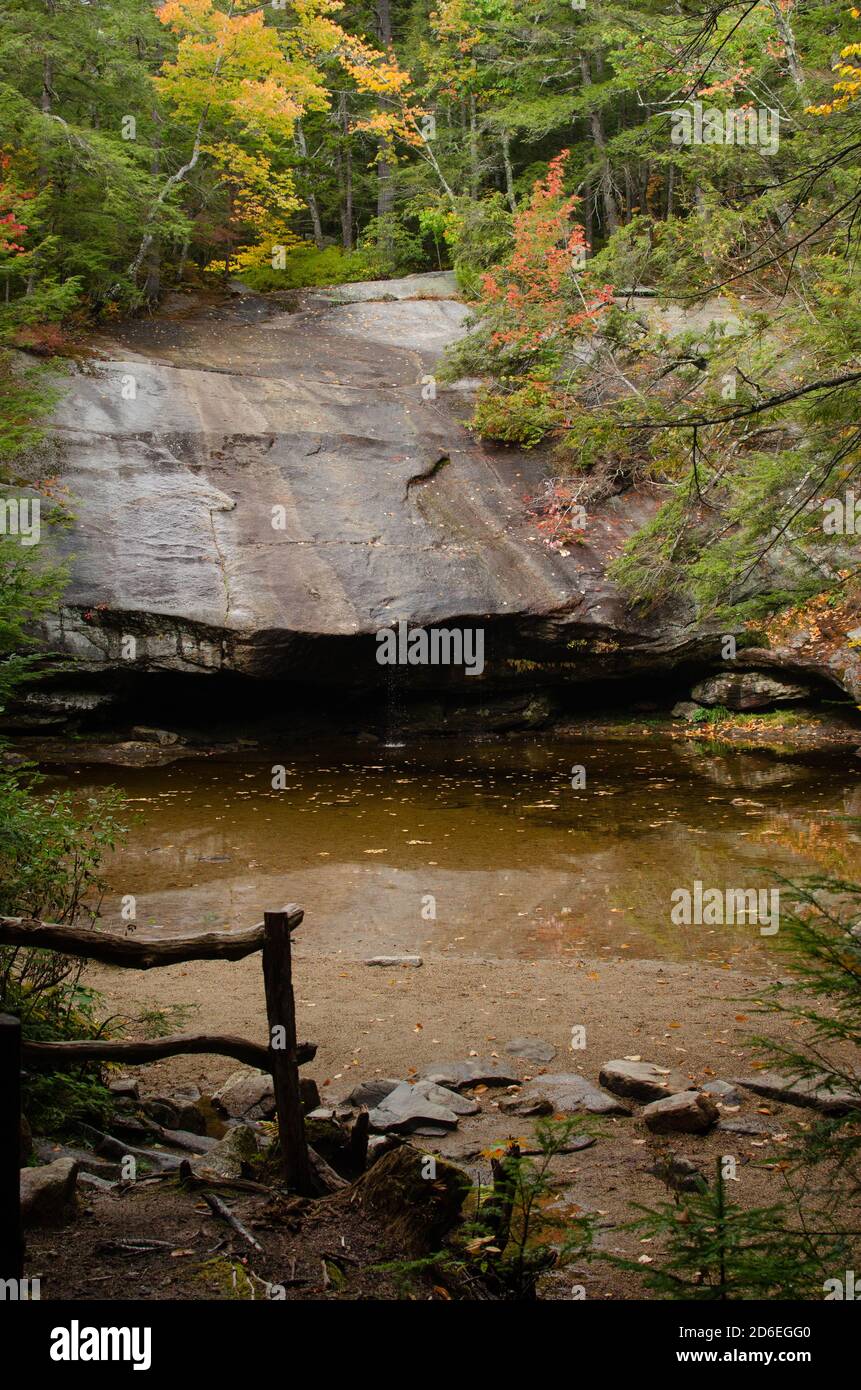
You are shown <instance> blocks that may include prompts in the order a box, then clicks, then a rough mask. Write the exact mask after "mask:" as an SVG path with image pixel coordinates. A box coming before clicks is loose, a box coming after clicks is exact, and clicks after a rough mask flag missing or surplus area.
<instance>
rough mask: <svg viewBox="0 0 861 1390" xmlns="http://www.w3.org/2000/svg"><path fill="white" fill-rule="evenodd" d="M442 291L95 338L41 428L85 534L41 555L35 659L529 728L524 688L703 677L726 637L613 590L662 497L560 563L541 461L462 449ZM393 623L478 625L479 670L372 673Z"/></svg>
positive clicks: (163, 322) (223, 314)
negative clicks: (320, 693)
mask: <svg viewBox="0 0 861 1390" xmlns="http://www.w3.org/2000/svg"><path fill="white" fill-rule="evenodd" d="M452 289H453V287H452V284H451V281H450V279H448V278H447V277H445V276H437V275H432V276H417V277H416V276H414V277H409V278H408V279H407V280H404V281H400V282H388V283H386V284H381V285H365V286H353V287H347V288H344V289H341V290H338V291H337V292H333V293H331V294H328V295H327V294H324V293H315V294H308V295H307V296H305V297H304V298H303V297H301V296H300V297H299V305H300V307H299V310H298V312H286V311H285V309H284V308H283V307H282V305H280V304H279V303H278V302H277V297H276V298H275V299H269V300H264V299H263V298H261V297H259V296H256V295H253V294H245V293H243V292H242V288H241V286H239V285H236V286H234V287H233V290H234V292H233V293H231V294H230V295H228V296H226V297H225V300H224V302H223V303H221V304H215V303H210V302H201V301H196V300H195V299H194V298H193V297H190V296H186V297H184V296H175V297H174V298H173V300H172V301H171V303H170V304H168V305H167V306H165V308H164V309H163V311H162V313H161V315H160V316H157V317H155V318H153V319H149V320H140V321H135V322H131V323H129V324H126V325H124V326H120V327H119V328H118V329H117V330H116V331H115V333H114V334H113V336H112V337H111V338H107V337H105V338H103V339H102V340H100V341H99V342H97V344H96V346H97V348H98V349H99V350H100V352H101V354H102V356H101V358H100V359H97V360H96V361H93V362H90V363H88V364H87V365H86V368H85V369H82V370H80V371H78V372H76V373H75V374H73V375H72V377H71V378H70V379H65V380H64V383H63V384H64V386H65V387H66V388H67V393H66V396H65V398H64V400H63V401H62V402H61V404H60V406H59V408H58V410H57V413H56V416H55V419H54V431H53V436H52V447H54V446H56V452H57V455H58V457H57V458H56V459H55V460H52V467H53V468H54V469H55V471H57V472H59V473H61V474H62V477H63V482H64V484H65V485H66V487H67V488H68V491H69V494H70V496H71V497H72V498H73V499H74V510H75V516H76V521H75V523H74V525H73V526H72V527H71V528H70V529H69V530H68V531H66V532H62V533H60V532H58V531H57V529H56V528H54V530H53V532H52V535H51V537H50V544H51V545H52V546H54V547H55V548H56V549H58V550H60V551H61V552H62V553H63V554H64V555H65V557H66V558H67V559H68V560H69V562H70V566H71V583H70V586H69V588H68V590H67V592H66V607H65V609H64V611H63V613H62V615H61V616H60V618H59V619H57V620H54V621H51V622H50V623H48V624H46V626H45V630H44V638H45V641H46V643H47V644H49V645H50V646H51V647H52V648H53V649H54V650H57V649H59V650H60V651H61V652H62V653H63V654H65V655H67V656H71V657H74V658H75V659H76V662H77V665H78V670H79V672H81V673H82V676H83V677H84V679H85V680H89V681H90V683H91V684H92V685H95V686H96V687H104V686H108V687H110V685H111V682H113V683H114V685H116V684H122V685H123V687H124V688H125V689H128V687H129V685H133V686H135V687H136V686H137V685H138V684H139V683H140V681H141V678H142V677H146V676H148V675H152V674H154V673H165V672H168V673H181V674H184V675H191V676H196V675H210V674H211V673H213V672H220V673H225V674H226V675H227V676H228V677H232V676H233V675H236V674H238V675H243V676H251V677H255V678H258V679H260V678H263V679H268V680H272V681H276V682H282V681H283V682H288V683H291V684H293V685H299V686H309V685H310V686H319V685H328V686H329V687H330V688H337V689H339V690H347V691H349V690H351V689H354V690H358V691H371V692H377V691H382V690H384V689H385V688H386V684H387V682H389V683H390V682H391V680H392V679H393V678H397V679H398V680H400V681H401V682H402V684H403V685H404V686H405V687H408V688H409V689H410V691H417V692H419V693H420V692H421V691H423V690H424V691H428V692H430V691H434V692H437V691H441V692H442V697H443V699H444V700H445V701H447V702H448V703H449V704H451V703H452V702H453V701H455V700H458V699H461V698H462V697H463V696H464V695H465V694H467V693H468V694H469V697H470V698H474V699H475V700H477V701H478V702H479V703H481V701H482V700H484V699H485V697H486V696H487V695H489V694H491V693H493V692H496V693H497V695H498V696H499V697H501V698H503V697H504V698H511V699H512V700H513V701H514V705H515V706H516V707H513V708H512V709H511V710H507V709H505V710H503V711H502V714H501V716H500V719H501V726H503V727H515V726H516V727H519V726H521V725H524V726H527V727H528V726H529V725H530V724H532V723H535V722H536V719H537V718H538V716H539V715H540V716H541V717H544V709H543V706H542V708H541V709H539V710H538V711H537V713H536V708H533V704H530V701H529V699H524V698H523V696H522V695H521V696H518V697H517V699H514V696H513V695H512V692H515V691H520V692H524V691H525V692H534V691H536V690H537V689H539V688H543V689H547V688H549V687H551V686H554V685H555V686H556V687H560V686H561V687H565V686H570V685H572V684H577V683H588V682H593V681H596V680H604V679H608V678H609V679H612V678H615V677H617V676H622V675H626V674H629V673H632V672H635V671H641V672H642V671H652V672H657V673H660V672H664V673H666V672H667V671H672V670H673V669H675V668H676V667H677V666H679V664H681V663H688V664H689V665H691V666H694V665H695V666H696V667H697V668H698V669H699V670H701V671H705V670H708V669H709V668H710V667H712V666H717V664H718V657H719V642H720V634H718V633H713V634H711V635H707V634H703V633H699V632H697V630H696V629H695V628H693V627H692V626H691V624H690V618H691V615H690V614H689V613H688V612H687V611H683V610H682V609H681V608H679V609H678V611H668V612H666V613H664V614H662V615H661V617H660V620H657V619H656V617H655V616H654V615H649V616H648V617H638V616H636V615H632V614H630V613H629V612H628V611H627V610H626V606H625V603H624V602H623V600H622V598H621V596H620V595H619V594H618V592H617V591H616V590H615V588H614V587H613V585H612V584H611V583H610V582H609V581H608V579H607V578H606V570H607V566H608V564H609V562H610V561H611V560H612V559H613V558H614V557H615V556H616V555H617V554H618V553H619V551H620V549H621V548H622V546H623V545H624V543H625V541H626V540H627V539H628V538H629V537H630V536H631V535H633V534H634V533H635V532H636V531H637V530H638V529H639V528H640V527H641V526H642V525H643V524H644V522H646V521H647V520H648V519H649V518H650V517H651V516H652V515H653V514H654V512H655V510H656V508H657V506H658V505H659V498H658V496H657V495H656V494H654V493H653V492H652V490H650V489H648V488H641V489H630V490H629V491H627V492H625V493H624V494H621V495H619V496H617V497H613V498H610V499H609V500H608V501H607V502H606V503H604V504H602V505H601V506H600V507H598V508H596V509H595V510H594V512H593V513H592V515H590V517H589V520H588V524H587V528H586V531H585V532H584V535H583V543H582V544H578V545H577V546H572V547H571V553H570V554H568V555H560V554H558V553H556V552H554V551H551V550H550V549H549V548H548V547H547V546H546V545H545V544H544V543H543V542H542V540H541V538H540V533H538V532H537V531H536V527H535V521H534V519H533V518H531V517H530V516H529V514H528V512H527V509H526V507H525V505H524V497H526V496H534V495H536V494H537V493H538V491H539V489H540V486H541V482H542V480H543V477H544V475H545V473H546V464H545V461H544V460H543V459H542V458H541V457H540V454H536V453H521V452H519V451H517V450H516V449H507V448H503V447H499V448H494V447H491V446H488V445H482V444H481V443H480V442H477V441H476V440H475V439H474V438H473V436H472V435H471V434H470V433H469V432H468V431H467V430H466V428H465V427H464V425H463V424H462V420H463V418H464V416H466V415H467V414H468V412H469V408H470V407H469V400H468V397H467V395H466V394H465V393H464V391H462V390H458V389H446V388H443V387H442V386H441V385H438V384H437V383H436V382H435V380H434V375H433V374H434V370H435V364H436V363H437V362H438V360H439V357H440V355H441V353H442V352H443V350H444V349H445V347H446V346H447V345H448V344H449V343H451V342H452V341H453V340H455V339H456V338H457V337H458V336H459V335H460V334H461V333H462V332H463V329H464V320H465V318H466V314H467V310H466V307H465V306H464V305H463V304H461V303H459V302H458V301H457V300H456V299H455V298H453V297H452ZM400 619H404V620H406V621H407V622H409V624H410V625H411V626H412V627H423V628H428V627H441V626H445V627H448V628H452V627H457V628H461V629H463V628H465V627H466V628H470V627H475V628H481V629H482V630H483V631H484V633H485V639H486V640H485V658H484V670H483V672H482V673H481V675H478V676H472V677H471V676H470V675H468V674H467V673H466V670H465V668H464V667H463V666H457V665H455V666H448V667H442V666H438V667H428V666H422V665H416V666H410V667H407V668H401V667H398V668H383V667H381V666H380V665H379V664H378V662H377V660H376V655H377V643H376V640H375V635H376V633H377V632H379V631H380V630H381V629H383V628H386V627H389V626H393V625H395V624H396V623H397V622H398V620H400ZM65 681H66V684H68V678H65ZM518 700H519V703H518ZM40 714H42V717H45V716H44V713H43V712H42V711H40Z"/></svg>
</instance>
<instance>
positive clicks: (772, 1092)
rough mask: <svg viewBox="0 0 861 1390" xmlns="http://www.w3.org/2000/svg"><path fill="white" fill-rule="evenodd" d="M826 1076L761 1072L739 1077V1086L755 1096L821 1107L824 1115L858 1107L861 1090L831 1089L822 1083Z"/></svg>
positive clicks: (842, 1113) (816, 1108) (792, 1103)
mask: <svg viewBox="0 0 861 1390" xmlns="http://www.w3.org/2000/svg"><path fill="white" fill-rule="evenodd" d="M822 1081H823V1078H822V1077H816V1076H813V1077H810V1078H808V1079H801V1080H798V1079H796V1078H793V1077H789V1076H783V1075H781V1073H780V1072H776V1071H763V1072H758V1073H757V1075H756V1076H746V1077H739V1078H738V1080H737V1081H736V1085H737V1086H743V1087H744V1089H745V1090H746V1091H753V1093H754V1095H757V1096H765V1097H766V1099H767V1100H777V1101H783V1102H784V1104H786V1105H801V1106H804V1107H805V1108H806V1109H808V1110H819V1111H821V1112H822V1114H824V1115H845V1114H846V1113H847V1111H849V1110H857V1109H858V1106H859V1095H861V1083H859V1090H858V1091H856V1092H855V1093H854V1095H853V1093H852V1092H851V1091H829V1090H826V1088H825V1087H824V1086H823V1084H822Z"/></svg>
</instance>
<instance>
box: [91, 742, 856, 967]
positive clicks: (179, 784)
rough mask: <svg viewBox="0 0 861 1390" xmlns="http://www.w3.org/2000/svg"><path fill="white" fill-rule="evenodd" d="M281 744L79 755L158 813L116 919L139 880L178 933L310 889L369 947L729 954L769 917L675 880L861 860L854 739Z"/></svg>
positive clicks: (722, 880)
mask: <svg viewBox="0 0 861 1390" xmlns="http://www.w3.org/2000/svg"><path fill="white" fill-rule="evenodd" d="M257 756H259V755H257V754H255V757H257ZM274 761H275V758H274V757H272V758H269V759H267V761H266V762H265V763H264V762H259V761H254V760H252V759H251V758H243V759H241V760H240V759H234V760H218V761H216V760H211V761H206V762H196V761H186V762H183V763H177V764H174V765H173V766H170V767H167V768H163V769H158V770H152V769H148V770H124V769H114V768H111V769H103V768H98V769H95V768H94V769H89V768H85V769H75V770H70V771H69V774H68V775H69V778H70V779H71V780H72V781H73V782H74V783H75V784H76V785H79V786H80V788H81V790H82V791H83V790H84V789H87V790H90V789H91V788H95V787H97V786H99V785H103V784H105V783H107V782H111V783H113V784H115V785H119V786H121V787H122V789H123V790H124V792H125V793H126V795H127V796H128V798H129V802H130V809H131V810H132V811H133V812H135V813H136V817H137V818H136V823H135V824H134V825H133V828H132V832H131V834H130V836H129V840H128V843H127V845H126V846H125V847H124V848H123V849H122V850H120V851H119V852H118V853H117V854H116V855H114V856H113V858H112V860H111V862H110V865H109V878H110V890H109V893H108V895H107V897H106V900H105V904H104V923H105V925H106V926H119V925H121V922H120V916H119V911H120V899H121V897H122V896H123V895H125V894H133V895H134V896H135V898H136V903H137V922H138V925H146V926H149V925H151V924H156V923H157V924H161V925H163V926H164V928H165V929H166V930H171V929H177V928H181V927H182V928H186V927H193V926H197V927H225V926H239V925H248V924H251V923H253V922H256V921H259V920H260V918H261V916H262V913H263V911H264V910H265V909H267V908H268V909H274V908H278V907H281V906H283V905H284V904H285V903H287V902H298V903H301V904H302V905H303V906H304V908H305V912H306V918H305V920H306V929H305V933H304V939H305V941H306V942H308V943H309V944H310V943H313V944H314V945H315V946H317V947H318V948H319V949H321V950H323V951H327V952H332V953H336V952H338V951H341V952H343V954H344V955H345V957H347V958H351V957H357V956H358V957H361V956H364V955H368V954H383V953H386V954H388V953H413V952H424V953H425V954H433V953H448V954H452V955H469V956H484V957H496V958H504V959H516V958H524V959H528V958H537V957H548V956H554V955H557V954H561V953H564V952H577V953H581V954H590V955H595V954H598V953H599V952H602V951H609V952H612V953H614V954H620V953H622V952H626V953H629V954H630V955H632V956H641V957H660V958H670V957H672V958H677V959H681V958H692V957H695V958H700V959H720V960H723V959H731V958H736V957H738V956H739V955H745V954H747V953H749V952H756V951H760V950H768V949H770V948H771V947H770V943H769V942H768V941H763V939H762V938H761V937H760V935H759V932H758V928H757V927H756V926H755V925H751V926H745V925H742V926H735V927H721V928H709V927H705V926H692V927H678V926H674V925H672V924H671V921H670V894H671V893H672V891H673V889H675V888H678V887H687V888H691V887H692V885H693V882H694V880H696V879H699V880H700V881H701V882H703V883H704V884H705V886H706V887H718V888H721V889H725V888H760V887H762V888H767V887H773V886H775V884H776V875H781V874H782V875H787V876H791V875H795V876H798V875H800V874H802V873H805V872H807V871H828V872H833V873H836V874H842V875H846V876H853V875H854V877H856V878H857V877H858V876H859V867H861V853H859V845H861V763H859V761H858V760H857V759H853V758H852V757H848V756H845V755H841V756H839V757H831V756H829V757H825V756H817V757H815V758H810V757H808V758H805V759H800V758H798V759H796V758H792V757H776V756H774V755H771V754H768V753H766V752H761V753H760V752H758V753H738V752H728V751H725V752H721V751H714V750H710V749H709V748H707V747H705V746H703V745H701V744H692V743H682V742H675V743H674V742H670V741H668V740H662V739H660V738H659V737H658V736H655V737H654V738H647V737H640V738H636V737H634V738H632V740H631V741H630V742H614V741H613V742H611V741H607V742H604V743H595V742H579V741H573V740H566V741H561V740H557V739H554V740H538V741H536V740H530V741H524V742H519V741H517V742H510V741H509V742H504V743H499V744H496V743H494V744H487V745H480V746H468V747H465V746H463V745H458V744H456V743H453V742H448V741H440V742H437V743H435V744H427V745H410V746H408V747H405V748H402V749H393V750H379V749H373V750H371V751H367V752H366V751H365V750H364V749H358V750H357V749H356V748H352V749H350V750H348V751H347V753H346V754H344V753H343V752H339V753H338V754H337V755H336V754H335V752H334V751H333V750H331V749H330V750H328V751H326V750H321V751H320V752H318V753H313V752H309V753H307V754H306V755H304V756H302V757H300V758H297V759H294V760H293V761H291V762H288V763H286V764H285V766H286V770H287V778H286V782H287V786H286V789H285V790H283V791H273V790H272V787H271V777H272V764H273V762H274ZM576 765H582V766H583V767H584V768H585V770H586V777H587V782H586V787H585V788H584V789H582V790H574V789H573V788H572V785H571V770H572V767H574V766H576ZM428 895H432V896H433V898H434V900H435V913H436V917H435V920H434V919H432V918H431V917H430V911H431V906H430V904H429V902H428ZM423 910H424V916H423Z"/></svg>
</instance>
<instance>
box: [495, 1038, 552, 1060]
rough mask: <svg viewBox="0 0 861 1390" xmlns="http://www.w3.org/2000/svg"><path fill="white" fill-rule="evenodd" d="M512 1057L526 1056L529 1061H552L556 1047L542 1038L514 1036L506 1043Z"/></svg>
mask: <svg viewBox="0 0 861 1390" xmlns="http://www.w3.org/2000/svg"><path fill="white" fill-rule="evenodd" d="M505 1050H506V1052H510V1053H511V1055H512V1057H525V1058H526V1060H527V1062H552V1061H553V1058H554V1057H555V1056H556V1048H555V1047H554V1046H553V1044H552V1043H549V1042H544V1041H543V1040H542V1039H541V1038H512V1039H511V1041H510V1042H507V1043H506V1044H505Z"/></svg>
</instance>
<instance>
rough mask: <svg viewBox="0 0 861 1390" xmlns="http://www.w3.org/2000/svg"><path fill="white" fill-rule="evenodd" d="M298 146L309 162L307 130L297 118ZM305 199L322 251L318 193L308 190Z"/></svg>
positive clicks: (317, 244) (316, 239)
mask: <svg viewBox="0 0 861 1390" xmlns="http://www.w3.org/2000/svg"><path fill="white" fill-rule="evenodd" d="M296 148H297V150H298V151H299V154H300V155H301V157H302V159H303V160H304V161H305V163H306V164H307V162H308V144H307V141H306V140H305V131H304V130H303V129H302V122H301V121H298V120H297V122H296ZM306 177H307V170H306ZM305 201H306V202H307V204H308V211H309V212H310V214H311V226H312V227H313V229H314V245H315V246H316V248H317V250H318V251H322V250H323V246H324V242H323V224H322V222H321V221H320V204H319V203H318V202H317V197H316V194H315V193H313V192H308V193H307V194H306V195H305Z"/></svg>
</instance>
